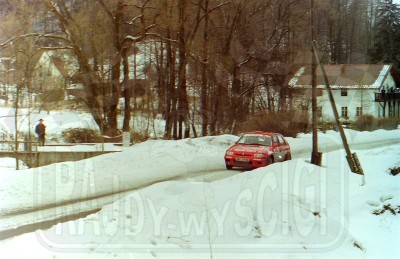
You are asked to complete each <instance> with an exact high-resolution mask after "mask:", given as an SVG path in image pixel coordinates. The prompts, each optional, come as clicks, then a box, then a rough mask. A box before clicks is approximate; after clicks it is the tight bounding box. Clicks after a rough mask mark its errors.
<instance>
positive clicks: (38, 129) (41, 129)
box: [35, 119, 46, 146]
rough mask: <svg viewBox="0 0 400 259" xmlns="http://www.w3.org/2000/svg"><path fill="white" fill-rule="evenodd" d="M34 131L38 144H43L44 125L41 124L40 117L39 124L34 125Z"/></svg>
mask: <svg viewBox="0 0 400 259" xmlns="http://www.w3.org/2000/svg"><path fill="white" fill-rule="evenodd" d="M35 133H36V134H37V135H38V141H39V146H44V140H45V135H46V125H44V124H43V119H40V120H39V124H38V125H36V128H35Z"/></svg>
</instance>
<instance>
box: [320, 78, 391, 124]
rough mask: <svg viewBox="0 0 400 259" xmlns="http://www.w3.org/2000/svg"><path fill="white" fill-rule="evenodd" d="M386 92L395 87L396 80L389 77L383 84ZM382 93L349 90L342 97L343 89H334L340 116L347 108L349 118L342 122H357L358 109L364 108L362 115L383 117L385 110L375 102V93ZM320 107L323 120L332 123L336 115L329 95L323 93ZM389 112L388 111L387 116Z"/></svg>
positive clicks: (371, 90) (374, 90)
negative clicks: (344, 108) (343, 108)
mask: <svg viewBox="0 0 400 259" xmlns="http://www.w3.org/2000/svg"><path fill="white" fill-rule="evenodd" d="M383 86H384V88H385V90H386V92H389V90H390V88H391V87H395V82H394V79H393V77H392V76H391V75H389V76H388V77H387V78H386V80H385V81H384V83H383ZM377 92H380V90H379V89H365V88H364V89H363V88H359V89H348V90H347V96H342V94H341V89H332V93H333V98H334V99H335V103H336V109H337V111H338V113H339V116H341V115H342V107H347V115H348V118H344V117H341V118H342V120H347V119H348V120H350V121H354V120H357V117H358V116H357V107H362V114H370V115H372V116H374V117H382V116H383V108H382V107H381V105H380V104H379V103H378V102H375V93H377ZM317 102H318V106H319V107H322V118H321V120H326V121H332V120H334V119H335V118H334V115H333V112H332V108H331V104H330V102H329V97H328V93H327V91H326V90H323V91H322V96H320V97H318V98H317ZM387 113H388V111H387V109H386V116H387V115H388V114H387Z"/></svg>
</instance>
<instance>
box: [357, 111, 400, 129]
mask: <svg viewBox="0 0 400 259" xmlns="http://www.w3.org/2000/svg"><path fill="white" fill-rule="evenodd" d="M398 125H399V119H397V118H374V117H373V116H372V115H362V116H360V117H358V119H357V120H356V121H355V122H354V124H353V126H354V128H355V129H357V130H360V131H373V130H377V129H385V130H393V129H397V127H398Z"/></svg>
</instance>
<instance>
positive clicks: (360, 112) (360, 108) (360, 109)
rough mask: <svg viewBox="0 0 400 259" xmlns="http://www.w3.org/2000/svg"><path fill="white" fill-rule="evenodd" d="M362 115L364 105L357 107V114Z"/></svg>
mask: <svg viewBox="0 0 400 259" xmlns="http://www.w3.org/2000/svg"><path fill="white" fill-rule="evenodd" d="M361 115H362V107H357V108H356V116H357V117H359V116H361Z"/></svg>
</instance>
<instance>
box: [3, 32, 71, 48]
mask: <svg viewBox="0 0 400 259" xmlns="http://www.w3.org/2000/svg"><path fill="white" fill-rule="evenodd" d="M31 37H38V38H50V39H57V40H62V41H66V42H70V41H69V39H67V38H65V37H63V36H60V35H54V34H41V33H28V34H23V35H18V36H15V37H12V38H10V39H8V40H7V41H5V42H3V43H0V49H4V48H7V47H8V46H10V45H12V44H14V43H15V42H17V41H19V40H23V39H26V38H31Z"/></svg>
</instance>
